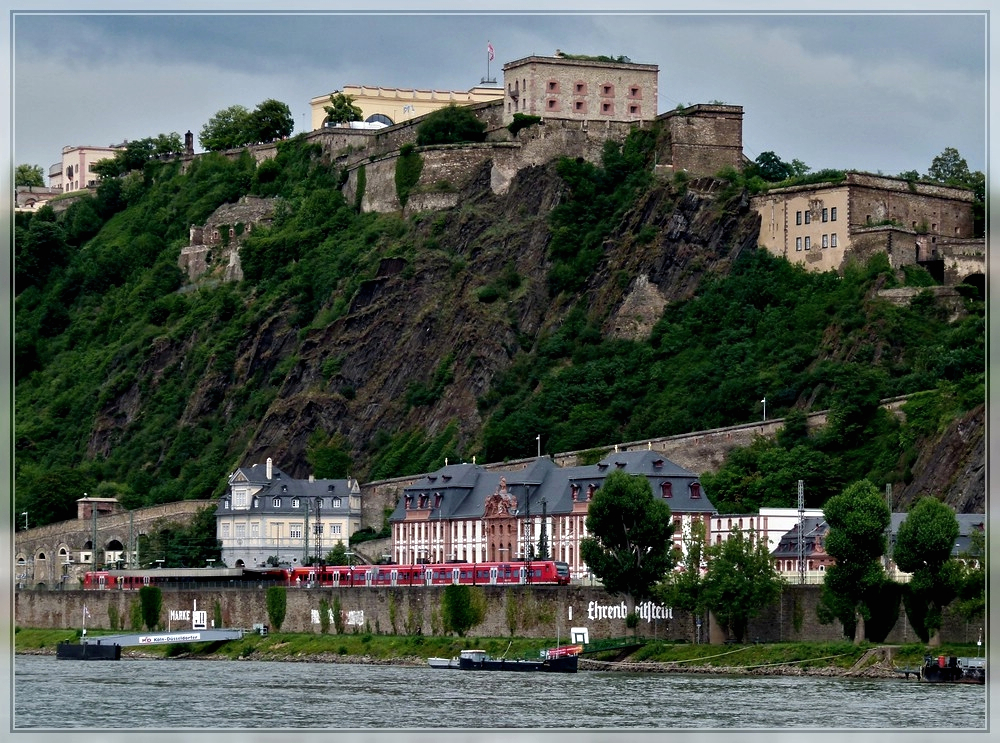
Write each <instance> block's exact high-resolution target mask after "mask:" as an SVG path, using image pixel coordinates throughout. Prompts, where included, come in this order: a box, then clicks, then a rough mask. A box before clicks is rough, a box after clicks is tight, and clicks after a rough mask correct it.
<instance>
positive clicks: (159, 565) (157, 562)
mask: <svg viewBox="0 0 1000 743" xmlns="http://www.w3.org/2000/svg"><path fill="white" fill-rule="evenodd" d="M156 567H157V569H160V568H162V567H163V560H157V561H156Z"/></svg>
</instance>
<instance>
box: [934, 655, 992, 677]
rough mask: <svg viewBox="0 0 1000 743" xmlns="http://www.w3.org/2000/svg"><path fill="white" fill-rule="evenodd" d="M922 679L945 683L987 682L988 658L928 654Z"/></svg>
mask: <svg viewBox="0 0 1000 743" xmlns="http://www.w3.org/2000/svg"><path fill="white" fill-rule="evenodd" d="M920 679H921V681H930V682H932V683H943V684H985V683H986V658H959V657H956V656H954V655H952V656H946V655H939V656H937V657H934V656H930V655H926V656H924V665H923V667H922V668H921V669H920Z"/></svg>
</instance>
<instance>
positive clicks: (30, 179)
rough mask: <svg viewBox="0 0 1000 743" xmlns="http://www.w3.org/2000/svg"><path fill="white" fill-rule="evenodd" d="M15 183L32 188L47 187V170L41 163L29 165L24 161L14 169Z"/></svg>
mask: <svg viewBox="0 0 1000 743" xmlns="http://www.w3.org/2000/svg"><path fill="white" fill-rule="evenodd" d="M14 185H15V186H29V187H31V188H44V187H45V172H44V171H43V170H42V166H41V165H28V164H26V163H22V164H21V165H18V166H17V167H16V168H15V169H14Z"/></svg>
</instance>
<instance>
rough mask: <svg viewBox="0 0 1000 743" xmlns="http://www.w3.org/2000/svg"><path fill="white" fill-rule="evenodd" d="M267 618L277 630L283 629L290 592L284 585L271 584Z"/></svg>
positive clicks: (267, 597)
mask: <svg viewBox="0 0 1000 743" xmlns="http://www.w3.org/2000/svg"><path fill="white" fill-rule="evenodd" d="M266 601H267V618H268V621H270V622H271V626H272V627H274V631H275V632H280V631H281V624H282V623H283V622H284V621H285V611H286V610H287V608H288V594H287V591H286V590H285V587H284V586H270V587H269V588H268V589H267V596H266Z"/></svg>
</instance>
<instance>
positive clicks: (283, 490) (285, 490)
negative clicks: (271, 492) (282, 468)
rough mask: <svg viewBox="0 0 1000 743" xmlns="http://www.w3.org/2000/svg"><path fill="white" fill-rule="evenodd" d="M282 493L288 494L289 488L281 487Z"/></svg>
mask: <svg viewBox="0 0 1000 743" xmlns="http://www.w3.org/2000/svg"><path fill="white" fill-rule="evenodd" d="M281 492H282V493H287V492H288V486H287V485H282V486H281Z"/></svg>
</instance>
